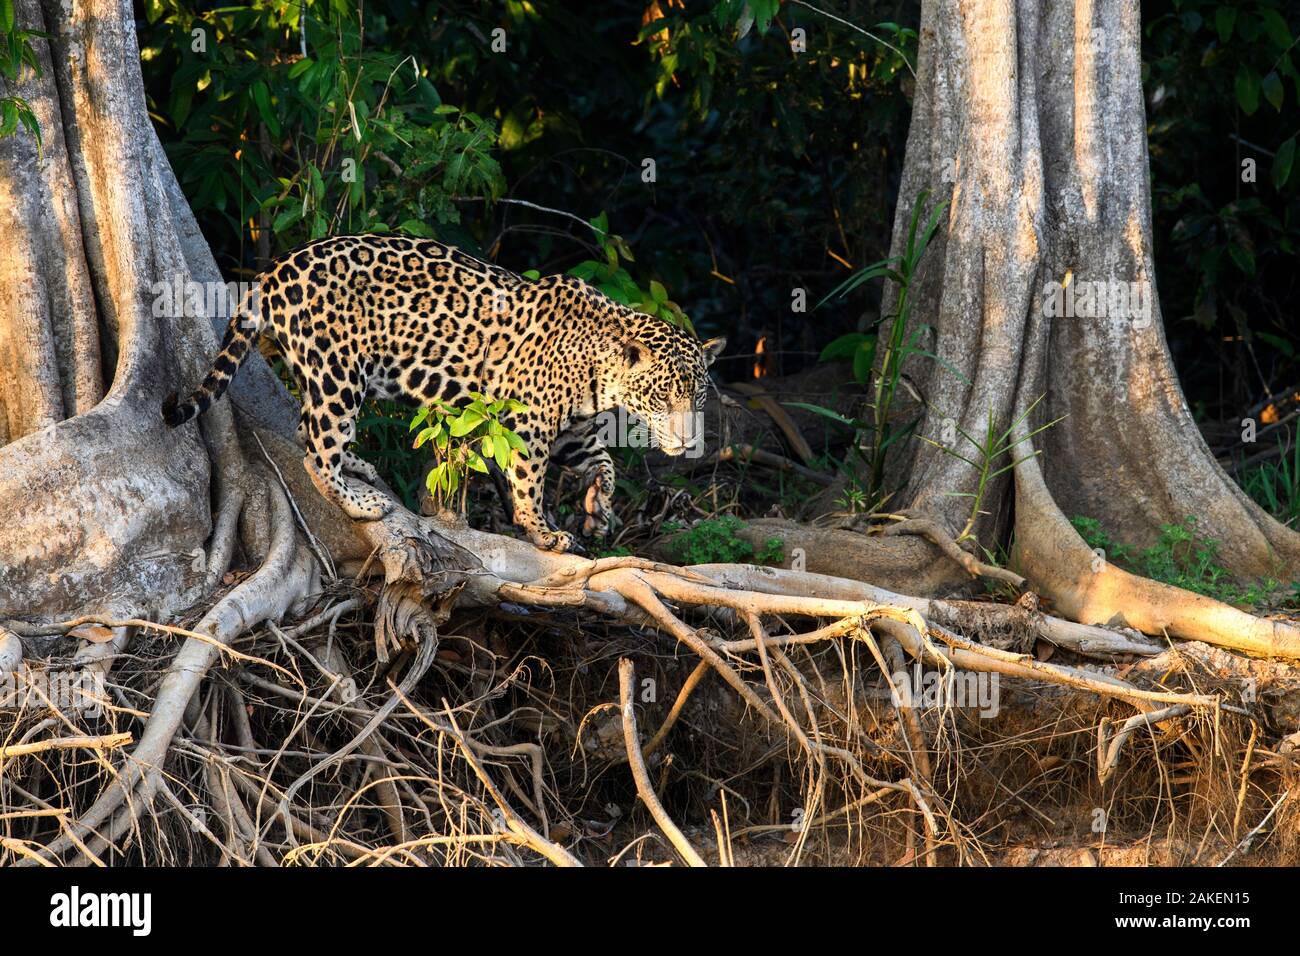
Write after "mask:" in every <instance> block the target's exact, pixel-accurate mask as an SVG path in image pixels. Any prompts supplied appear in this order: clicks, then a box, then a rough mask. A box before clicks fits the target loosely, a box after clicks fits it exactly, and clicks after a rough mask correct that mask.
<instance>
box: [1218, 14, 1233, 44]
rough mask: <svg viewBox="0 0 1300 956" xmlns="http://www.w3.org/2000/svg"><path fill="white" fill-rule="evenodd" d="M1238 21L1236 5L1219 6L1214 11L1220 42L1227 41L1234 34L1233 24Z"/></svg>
mask: <svg viewBox="0 0 1300 956" xmlns="http://www.w3.org/2000/svg"><path fill="white" fill-rule="evenodd" d="M1236 22H1237V8H1236V7H1219V9H1218V10H1216V11H1214V26H1215V28H1216V29H1217V30H1218V31H1219V42H1220V43H1227V42H1228V38H1229V37H1231V36H1232V25H1233V24H1234V23H1236Z"/></svg>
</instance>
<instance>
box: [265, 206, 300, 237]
mask: <svg viewBox="0 0 1300 956" xmlns="http://www.w3.org/2000/svg"><path fill="white" fill-rule="evenodd" d="M301 218H302V207H301V206H299V205H298V204H297V203H294V204H293V206H292V208H290V209H286V210H285V211H284V212H282V213H280V215H278V216H276V217H275V222H273V223H271V228H272V229H274V230H275V231H276V232H284V230H286V229H288V228H289V227H290V226H292V225H293V224H294V223H295V222H297V221H298V220H299V219H301Z"/></svg>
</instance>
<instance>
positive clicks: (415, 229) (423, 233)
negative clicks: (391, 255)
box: [397, 219, 433, 239]
mask: <svg viewBox="0 0 1300 956" xmlns="http://www.w3.org/2000/svg"><path fill="white" fill-rule="evenodd" d="M397 230H398V232H406V233H410V234H411V235H412V236H419V237H420V238H421V239H432V238H433V230H432V229H430V228H429V226H428V225H427V224H426V223H423V222H421V221H420V220H418V219H407V220H406V221H405V222H403V223H401V224H400V225H399V226H398V227H397Z"/></svg>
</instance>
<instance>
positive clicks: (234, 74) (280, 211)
mask: <svg viewBox="0 0 1300 956" xmlns="http://www.w3.org/2000/svg"><path fill="white" fill-rule="evenodd" d="M360 9H361V8H360V6H359V4H358V3H357V2H355V0H330V2H329V3H315V4H311V3H309V4H308V5H307V8H306V12H305V16H303V15H302V14H303V9H302V7H300V6H299V5H298V4H296V3H295V4H256V3H255V4H252V5H250V6H236V7H221V8H218V9H216V10H198V9H196V7H195V5H193V4H191V3H189V2H186V0H146V2H145V15H146V18H147V21H148V24H149V26H148V28H147V29H145V30H143V31H142V34H141V36H142V40H141V43H142V45H141V57H142V59H144V60H145V61H146V63H147V64H148V66H149V72H150V73H158V72H162V73H164V74H165V75H166V76H167V84H166V86H165V90H166V93H165V94H164V93H163V89H164V88H163V87H157V88H155V90H154V91H153V95H152V96H151V104H150V106H151V111H152V112H153V114H154V115H155V117H156V118H157V119H158V120H160V121H161V122H162V123H164V124H166V126H168V127H170V129H171V133H172V135H171V136H170V137H166V138H165V140H166V145H167V148H168V155H169V157H170V158H171V160H172V163H173V165H174V166H175V168H176V169H177V170H178V171H179V172H180V179H181V184H182V186H183V187H184V188H185V191H186V195H187V197H188V198H189V200H190V204H191V206H192V207H193V209H194V211H195V213H196V215H199V216H201V217H203V216H211V215H214V214H215V215H217V216H219V217H220V218H222V219H224V220H225V222H226V223H227V226H228V228H229V229H230V230H231V231H232V233H233V235H234V236H235V237H236V239H239V238H242V236H243V234H244V231H245V229H246V228H249V229H251V230H252V231H253V233H254V235H257V234H258V233H259V232H260V231H262V230H266V229H269V230H270V232H271V233H272V234H273V235H274V236H275V237H276V240H277V242H276V245H278V246H279V247H280V248H288V247H292V246H294V245H298V244H301V243H302V242H304V241H307V240H310V239H317V238H320V237H322V236H326V235H332V234H336V233H356V232H390V231H404V232H409V233H411V234H413V235H420V236H429V235H431V234H432V233H433V231H434V230H433V229H432V228H431V226H430V223H437V224H439V225H443V226H449V227H454V226H455V225H456V224H458V223H459V221H460V211H459V208H458V206H457V205H456V203H455V200H457V199H459V198H470V199H485V200H491V199H495V198H497V197H498V196H500V195H501V193H502V192H503V191H504V179H503V177H502V172H501V168H500V165H499V164H498V162H497V160H496V159H495V157H494V156H493V152H492V151H493V149H494V147H495V144H496V140H497V128H496V125H495V124H494V123H493V122H491V121H490V120H487V119H484V118H483V117H481V116H479V115H478V114H476V113H474V112H472V111H467V110H462V109H460V108H459V107H456V106H453V105H451V104H448V103H444V102H443V100H442V98H441V97H440V96H439V94H438V91H437V89H436V88H435V86H434V85H433V83H431V82H430V80H429V78H428V76H427V71H426V70H425V69H423V68H422V67H421V66H420V64H419V63H418V62H417V61H416V60H415V59H414V58H413V57H410V56H405V55H403V54H402V53H400V52H398V50H397V49H391V50H384V49H379V48H376V47H375V46H374V45H373V44H367V43H365V42H364V36H365V35H364V30H363V20H362V16H361V12H360ZM304 51H305V54H304ZM451 231H452V232H456V231H455V230H454V229H453V230H451ZM456 235H457V237H458V238H461V239H462V241H463V236H461V234H460V233H459V232H456Z"/></svg>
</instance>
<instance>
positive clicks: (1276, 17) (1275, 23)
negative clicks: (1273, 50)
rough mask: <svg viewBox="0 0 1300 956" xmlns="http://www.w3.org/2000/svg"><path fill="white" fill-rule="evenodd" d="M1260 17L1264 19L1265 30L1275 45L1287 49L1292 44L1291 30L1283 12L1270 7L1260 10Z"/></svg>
mask: <svg viewBox="0 0 1300 956" xmlns="http://www.w3.org/2000/svg"><path fill="white" fill-rule="evenodd" d="M1259 18H1260V19H1261V20H1263V21H1264V32H1265V33H1267V34H1268V38H1269V39H1270V40H1272V41H1273V45H1274V46H1277V47H1280V48H1281V49H1283V50H1285V49H1287V48H1288V47H1290V46H1291V30H1290V29H1289V28H1288V27H1287V25H1286V20H1284V19H1283V18H1282V14H1280V13H1278V12H1277V11H1276V10H1271V9H1268V8H1265V9H1261V10H1260V11H1259Z"/></svg>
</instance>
